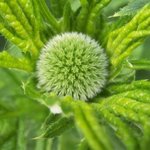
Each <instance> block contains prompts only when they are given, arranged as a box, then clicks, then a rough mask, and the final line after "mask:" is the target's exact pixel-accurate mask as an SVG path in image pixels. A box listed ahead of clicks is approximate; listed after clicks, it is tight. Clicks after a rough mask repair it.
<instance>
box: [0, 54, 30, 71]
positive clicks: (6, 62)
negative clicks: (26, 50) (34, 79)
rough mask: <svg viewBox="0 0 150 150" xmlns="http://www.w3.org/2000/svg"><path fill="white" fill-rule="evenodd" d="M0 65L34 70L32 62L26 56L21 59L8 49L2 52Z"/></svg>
mask: <svg viewBox="0 0 150 150" xmlns="http://www.w3.org/2000/svg"><path fill="white" fill-rule="evenodd" d="M0 67H4V68H16V69H21V70H25V71H28V72H31V71H33V67H32V63H31V62H30V61H29V60H28V59H25V58H22V59H19V58H15V57H14V56H11V55H10V54H9V53H7V52H6V51H3V52H1V53H0Z"/></svg>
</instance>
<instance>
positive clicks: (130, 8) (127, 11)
mask: <svg viewBox="0 0 150 150" xmlns="http://www.w3.org/2000/svg"><path fill="white" fill-rule="evenodd" d="M148 2H149V0H132V1H131V2H129V3H128V5H127V6H125V7H123V8H121V9H120V11H118V12H116V13H115V14H114V15H113V16H111V17H122V16H126V15H134V14H136V13H137V12H138V11H139V10H140V9H141V8H142V7H143V6H144V5H146V4H147V3H148Z"/></svg>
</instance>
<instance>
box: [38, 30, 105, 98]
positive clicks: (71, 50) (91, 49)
mask: <svg viewBox="0 0 150 150" xmlns="http://www.w3.org/2000/svg"><path fill="white" fill-rule="evenodd" d="M37 78H38V87H40V88H42V89H43V90H44V91H46V92H55V93H56V94H57V95H59V96H66V95H69V96H72V97H73V98H74V99H81V100H87V99H90V98H93V97H94V96H95V95H96V94H97V93H99V92H100V91H101V90H102V88H103V87H104V85H105V83H106V78H107V58H106V55H105V53H104V51H103V49H102V48H101V47H100V45H99V44H98V43H97V42H96V41H95V40H93V39H91V38H90V37H89V36H87V35H84V34H82V33H76V32H73V33H63V34H61V35H57V36H55V37H53V38H52V39H51V40H50V41H49V42H48V43H47V45H46V46H45V47H44V48H43V49H42V51H41V54H40V57H39V60H38V62H37Z"/></svg>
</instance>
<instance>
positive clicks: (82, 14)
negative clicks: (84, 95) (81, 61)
mask: <svg viewBox="0 0 150 150" xmlns="http://www.w3.org/2000/svg"><path fill="white" fill-rule="evenodd" d="M137 1H138V2H137ZM137 1H135V2H132V3H131V4H129V6H126V7H125V8H124V9H122V10H121V11H120V12H118V13H117V16H120V17H119V18H114V17H116V15H114V16H111V19H110V18H107V17H106V15H105V13H104V11H103V8H105V7H106V6H107V5H108V4H109V2H110V0H67V1H66V0H58V1H56V0H50V1H48V2H47V3H46V2H45V0H13V1H10V0H1V1H0V33H1V34H2V35H3V36H5V37H6V38H7V39H8V40H9V42H11V44H12V45H16V46H17V47H18V48H17V53H21V55H19V56H16V55H14V53H13V52H12V53H10V50H4V51H3V52H1V53H0V67H3V68H15V69H19V70H24V71H26V72H27V73H22V72H21V76H20V78H19V79H18V76H19V75H18V71H17V73H15V72H12V71H10V70H8V69H5V70H3V71H1V76H2V77H3V78H5V77H7V78H10V79H9V80H12V81H9V82H11V83H12V86H10V87H9V82H8V81H7V82H8V84H6V85H3V83H5V82H6V81H5V80H4V82H2V85H0V88H1V89H3V90H1V91H0V95H1V97H2V98H1V99H0V118H1V120H0V126H1V128H0V137H1V138H0V148H1V149H2V150H3V149H4V150H6V149H7V150H9V149H10V150H11V149H19V150H20V149H21V150H22V149H32V150H33V149H36V150H42V149H43V150H44V149H59V148H61V149H65V150H66V149H67V147H64V145H66V143H67V146H68V147H69V149H79V150H87V149H94V150H111V149H128V150H136V149H141V150H146V149H147V147H148V146H149V143H150V138H149V137H150V117H149V116H150V92H149V91H150V82H149V81H148V80H139V81H135V71H136V70H141V69H145V70H150V61H149V60H131V59H128V57H129V56H130V55H131V53H132V51H133V50H134V49H135V48H136V47H138V46H139V45H141V44H142V43H143V42H144V40H145V39H146V38H147V36H149V35H150V4H149V3H148V1H146V0H145V1H144V2H143V1H141V0H137ZM14 8H15V9H14ZM129 8H130V12H129V13H127V14H126V15H122V12H124V11H126V9H129ZM135 8H136V9H135ZM137 10H138V11H137ZM123 14H124V13H123ZM72 31H76V32H82V33H85V34H88V35H89V36H91V37H92V38H94V39H95V40H97V41H98V42H99V43H100V44H101V45H102V46H103V48H104V49H105V51H106V53H107V55H108V59H109V61H110V65H109V66H110V68H109V73H110V76H109V79H108V84H107V86H106V87H105V89H104V91H103V93H101V94H100V95H98V96H97V97H96V98H95V99H92V100H91V101H90V102H89V103H86V102H82V101H75V100H73V99H72V98H71V97H66V98H62V99H61V98H58V97H57V96H55V95H52V94H49V93H46V94H44V93H42V92H41V91H39V90H37V89H36V86H35V82H36V79H35V78H34V71H35V64H36V60H37V59H38V55H39V53H40V50H41V48H42V47H43V46H44V44H45V43H46V42H47V41H48V40H49V39H50V38H52V37H53V36H54V35H56V34H59V33H63V32H72ZM3 73H4V74H3ZM22 74H23V75H22ZM17 75H18V76H17ZM26 80H27V81H26ZM21 81H23V82H22V88H20V85H21ZM15 84H17V85H15ZM8 87H9V90H8ZM6 88H7V89H6ZM12 89H13V90H12ZM6 91H7V93H6ZM22 93H23V94H22ZM55 103H57V104H58V105H60V107H61V108H62V111H63V113H61V114H52V113H51V112H49V109H48V108H49V107H51V106H52V105H53V104H55ZM49 113H50V114H49ZM48 114H49V115H48ZM46 116H48V117H47V118H46ZM45 118H46V120H45V122H44V124H43V126H42V129H40V125H41V124H42V122H43V120H44V119H45ZM10 124H11V128H10ZM28 126H31V128H30V130H31V133H29V132H30V131H29V130H28ZM76 127H77V128H76ZM68 129H70V130H69V131H68V132H66V133H64V131H66V130H68ZM78 129H79V130H78ZM35 130H36V131H35ZM37 130H39V131H38V132H37ZM40 130H41V131H40ZM80 131H81V132H80ZM33 132H34V133H33ZM81 133H82V134H81ZM38 134H41V135H40V136H37V135H38ZM35 136H37V137H36V138H35V140H34V141H31V137H32V138H34V137H35ZM68 137H71V138H68ZM43 138H46V139H44V140H43ZM47 139H48V140H47ZM49 139H50V140H49ZM71 139H72V141H71ZM73 140H74V141H73ZM8 143H9V144H8ZM68 143H69V144H71V145H69V144H68ZM76 144H78V146H75V145H76Z"/></svg>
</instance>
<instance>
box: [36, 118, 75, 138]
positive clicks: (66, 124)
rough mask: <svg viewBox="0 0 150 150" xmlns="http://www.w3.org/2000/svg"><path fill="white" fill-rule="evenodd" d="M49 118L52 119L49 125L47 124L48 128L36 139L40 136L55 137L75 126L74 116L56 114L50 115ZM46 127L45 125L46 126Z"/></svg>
mask: <svg viewBox="0 0 150 150" xmlns="http://www.w3.org/2000/svg"><path fill="white" fill-rule="evenodd" d="M49 117H50V118H48V120H50V122H49V121H48V122H49V125H48V124H47V123H48V122H47V123H46V124H47V125H46V129H45V130H44V131H43V133H42V134H41V135H40V136H39V137H36V138H35V139H40V138H53V137H56V136H59V135H61V134H62V133H63V132H64V131H66V130H68V129H70V128H71V127H72V126H73V118H72V117H61V118H60V117H57V115H56V116H52V115H51V116H49ZM44 128H45V127H44Z"/></svg>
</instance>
